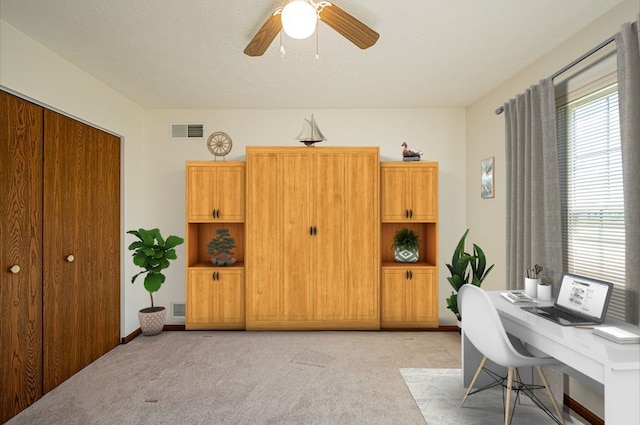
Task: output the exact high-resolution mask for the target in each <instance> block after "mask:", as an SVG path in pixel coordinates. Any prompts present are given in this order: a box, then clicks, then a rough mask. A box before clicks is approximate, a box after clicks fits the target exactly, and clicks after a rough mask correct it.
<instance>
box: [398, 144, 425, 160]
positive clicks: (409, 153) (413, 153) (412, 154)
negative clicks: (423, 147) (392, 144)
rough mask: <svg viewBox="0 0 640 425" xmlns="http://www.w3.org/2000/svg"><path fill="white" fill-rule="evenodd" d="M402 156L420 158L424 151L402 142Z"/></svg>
mask: <svg viewBox="0 0 640 425" xmlns="http://www.w3.org/2000/svg"><path fill="white" fill-rule="evenodd" d="M401 146H402V148H403V149H402V156H403V157H405V158H410V157H418V158H420V155H422V152H420V151H416V150H413V149H409V148H408V147H407V142H402V145H401Z"/></svg>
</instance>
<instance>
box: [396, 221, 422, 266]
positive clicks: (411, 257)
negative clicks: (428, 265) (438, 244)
mask: <svg viewBox="0 0 640 425" xmlns="http://www.w3.org/2000/svg"><path fill="white" fill-rule="evenodd" d="M419 247H420V241H419V238H418V234H417V233H416V232H414V231H413V230H410V229H407V228H406V227H403V228H402V229H400V230H398V231H397V232H396V233H395V235H394V236H393V249H394V251H395V253H394V258H395V260H396V262H398V263H417V262H418V257H419V253H418V249H419Z"/></svg>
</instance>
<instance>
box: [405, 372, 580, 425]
mask: <svg viewBox="0 0 640 425" xmlns="http://www.w3.org/2000/svg"><path fill="white" fill-rule="evenodd" d="M400 373H401V374H402V377H403V378H404V382H405V383H406V384H407V387H409V391H411V395H413V398H414V400H415V402H416V404H417V405H418V408H419V409H420V411H421V412H422V416H423V417H424V420H425V421H426V422H427V424H428V425H449V424H451V425H453V424H455V425H495V424H501V423H503V421H504V419H503V418H504V416H503V407H502V389H501V388H500V387H496V388H492V389H489V390H486V391H482V392H479V393H476V394H473V395H470V396H469V397H468V398H467V401H466V402H465V404H464V407H462V408H461V407H460V402H461V401H462V398H463V397H464V393H465V389H464V388H462V378H461V373H462V372H461V370H460V369H410V368H401V369H400ZM565 422H566V423H567V424H582V422H579V421H578V420H577V419H576V418H573V417H570V416H569V415H568V414H566V413H565ZM511 423H512V425H518V424H522V425H533V424H535V425H543V424H555V422H554V421H553V420H552V419H551V418H549V416H547V415H546V414H545V413H544V412H543V411H542V410H540V409H539V408H538V407H537V406H536V405H535V404H533V402H532V401H531V400H530V399H529V398H528V397H526V396H525V397H521V404H520V405H518V406H517V407H516V412H515V415H514V416H513V420H512V422H511Z"/></svg>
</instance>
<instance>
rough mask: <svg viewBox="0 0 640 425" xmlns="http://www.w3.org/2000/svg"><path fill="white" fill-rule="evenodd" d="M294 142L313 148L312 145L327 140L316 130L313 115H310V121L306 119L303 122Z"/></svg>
mask: <svg viewBox="0 0 640 425" xmlns="http://www.w3.org/2000/svg"><path fill="white" fill-rule="evenodd" d="M296 140H297V141H299V142H302V143H304V144H305V145H306V146H313V144H314V143H320V142H323V141H325V140H327V139H326V138H325V137H324V135H323V134H322V132H321V131H320V129H319V128H318V124H316V120H315V119H314V118H313V114H311V119H310V120H308V119H306V118H305V119H304V122H303V123H302V131H300V134H298V137H296Z"/></svg>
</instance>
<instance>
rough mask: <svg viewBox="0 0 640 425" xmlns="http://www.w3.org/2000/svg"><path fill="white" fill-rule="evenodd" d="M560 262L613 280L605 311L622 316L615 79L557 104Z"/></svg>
mask: <svg viewBox="0 0 640 425" xmlns="http://www.w3.org/2000/svg"><path fill="white" fill-rule="evenodd" d="M557 118H558V148H559V149H558V157H559V170H560V181H561V184H562V190H561V194H562V195H561V196H562V199H561V202H562V221H563V223H562V225H563V236H564V253H563V255H564V262H565V269H566V270H567V272H569V273H574V274H577V275H582V276H588V277H592V278H595V279H600V280H604V281H607V282H611V283H613V284H614V293H613V297H612V299H611V303H610V305H609V314H610V315H612V316H615V317H618V318H621V319H623V320H624V308H625V302H624V281H625V233H624V196H623V187H622V158H621V148H620V120H619V116H618V91H617V84H613V85H610V86H608V87H605V88H602V89H600V90H597V91H595V92H593V93H591V94H588V95H585V96H582V97H581V98H579V99H577V100H575V101H572V102H569V103H567V104H565V105H561V106H560V107H558V108H557Z"/></svg>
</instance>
